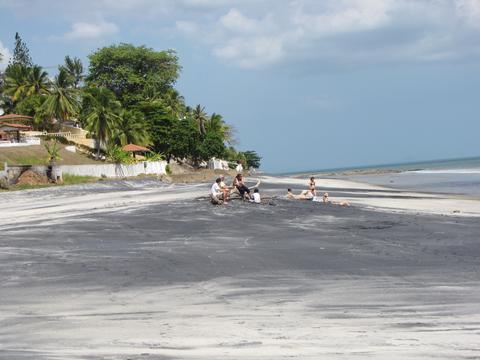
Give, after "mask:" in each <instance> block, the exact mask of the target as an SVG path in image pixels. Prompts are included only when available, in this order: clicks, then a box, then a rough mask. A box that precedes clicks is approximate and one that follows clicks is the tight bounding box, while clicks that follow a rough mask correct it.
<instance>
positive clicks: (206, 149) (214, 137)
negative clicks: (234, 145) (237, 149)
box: [198, 131, 226, 161]
mask: <svg viewBox="0 0 480 360" xmlns="http://www.w3.org/2000/svg"><path fill="white" fill-rule="evenodd" d="M225 150H226V148H225V143H224V142H223V137H222V135H221V134H220V133H218V132H213V131H211V132H210V131H209V132H207V133H206V135H205V138H204V139H203V141H202V142H201V144H200V145H199V148H198V151H199V154H200V158H201V159H202V160H205V161H207V160H209V159H211V158H212V157H217V158H223V156H224V155H225Z"/></svg>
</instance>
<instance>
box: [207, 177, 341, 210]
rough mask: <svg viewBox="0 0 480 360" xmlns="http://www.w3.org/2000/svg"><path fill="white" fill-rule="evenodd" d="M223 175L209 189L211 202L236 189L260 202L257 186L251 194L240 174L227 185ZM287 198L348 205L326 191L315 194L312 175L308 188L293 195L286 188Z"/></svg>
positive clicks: (219, 201) (225, 198)
mask: <svg viewBox="0 0 480 360" xmlns="http://www.w3.org/2000/svg"><path fill="white" fill-rule="evenodd" d="M224 180H225V177H224V176H223V175H221V176H220V177H219V178H217V180H216V181H215V183H213V185H212V187H211V190H210V197H211V199H212V203H213V204H223V203H226V202H228V201H229V200H230V195H231V193H232V192H235V191H237V192H238V194H239V195H240V196H241V197H242V199H244V200H248V201H251V202H254V203H257V204H259V203H261V201H262V200H261V197H260V192H259V191H258V188H255V189H254V190H253V194H251V190H250V189H249V188H248V186H246V185H245V181H244V179H243V175H242V174H240V173H239V174H237V176H235V178H234V179H233V182H232V185H231V186H228V185H226V184H225V181H224ZM286 197H287V199H295V200H312V201H316V202H322V203H324V204H336V205H341V206H349V203H348V202H347V201H341V202H334V201H331V200H330V199H329V195H328V192H325V193H323V195H322V197H319V196H317V190H316V184H315V178H314V177H313V176H312V177H311V178H310V181H309V183H308V190H303V191H302V192H300V194H298V195H295V194H294V193H293V192H292V189H290V188H289V189H287V195H286Z"/></svg>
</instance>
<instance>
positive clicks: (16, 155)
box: [0, 145, 101, 168]
mask: <svg viewBox="0 0 480 360" xmlns="http://www.w3.org/2000/svg"><path fill="white" fill-rule="evenodd" d="M60 147H61V150H60V157H61V158H62V160H60V161H58V162H57V163H58V164H64V165H81V164H100V163H101V162H99V161H95V160H93V159H90V158H88V157H87V156H85V155H83V154H80V153H72V152H69V151H66V150H65V146H64V145H60ZM47 158H48V154H47V151H46V150H45V148H44V147H43V145H33V146H24V147H11V148H0V164H1V165H0V167H2V168H3V163H4V162H7V163H8V164H9V165H46V164H47Z"/></svg>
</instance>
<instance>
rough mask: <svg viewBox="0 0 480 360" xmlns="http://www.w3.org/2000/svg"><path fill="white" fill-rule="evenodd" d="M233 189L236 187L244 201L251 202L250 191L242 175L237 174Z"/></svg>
mask: <svg viewBox="0 0 480 360" xmlns="http://www.w3.org/2000/svg"><path fill="white" fill-rule="evenodd" d="M233 187H235V188H236V189H237V190H238V192H239V193H240V195H241V196H242V198H243V199H244V200H250V199H251V196H250V189H249V188H248V187H247V186H246V185H245V183H244V180H243V176H242V174H237V176H235V178H234V179H233Z"/></svg>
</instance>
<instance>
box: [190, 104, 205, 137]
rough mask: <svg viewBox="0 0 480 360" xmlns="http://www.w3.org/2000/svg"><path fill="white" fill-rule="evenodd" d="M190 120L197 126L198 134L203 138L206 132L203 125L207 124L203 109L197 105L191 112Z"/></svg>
mask: <svg viewBox="0 0 480 360" xmlns="http://www.w3.org/2000/svg"><path fill="white" fill-rule="evenodd" d="M192 118H193V120H194V121H195V123H196V124H197V128H198V132H199V133H200V135H202V136H204V135H205V133H206V132H207V131H206V128H205V123H206V122H207V113H206V112H205V107H204V106H201V105H197V106H196V107H195V109H193V111H192Z"/></svg>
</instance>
